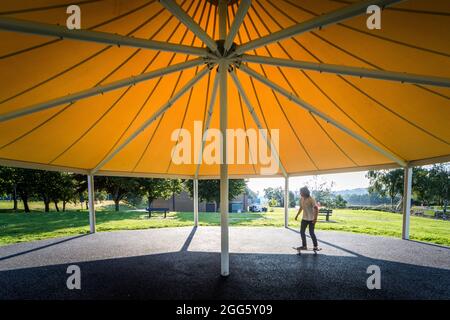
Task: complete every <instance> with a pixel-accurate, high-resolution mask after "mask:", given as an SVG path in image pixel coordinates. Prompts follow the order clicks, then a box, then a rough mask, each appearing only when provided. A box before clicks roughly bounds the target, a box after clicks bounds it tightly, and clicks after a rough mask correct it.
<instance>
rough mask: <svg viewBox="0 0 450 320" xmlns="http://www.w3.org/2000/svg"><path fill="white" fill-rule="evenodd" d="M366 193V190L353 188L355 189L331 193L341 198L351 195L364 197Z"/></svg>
mask: <svg viewBox="0 0 450 320" xmlns="http://www.w3.org/2000/svg"><path fill="white" fill-rule="evenodd" d="M368 193H369V192H368V191H367V188H355V189H346V190H338V191H333V194H334V195H341V196H343V197H344V196H348V195H351V194H356V195H364V194H368Z"/></svg>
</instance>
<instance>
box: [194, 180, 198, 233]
mask: <svg viewBox="0 0 450 320" xmlns="http://www.w3.org/2000/svg"><path fill="white" fill-rule="evenodd" d="M194 227H198V179H197V178H195V179H194Z"/></svg>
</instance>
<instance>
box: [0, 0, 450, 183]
mask: <svg viewBox="0 0 450 320" xmlns="http://www.w3.org/2000/svg"><path fill="white" fill-rule="evenodd" d="M162 2H164V3H169V4H172V5H173V4H174V3H175V1H162ZM216 2H217V1H212V0H211V1H206V0H182V1H180V0H179V1H177V2H176V3H175V4H178V5H179V6H180V7H181V8H182V11H183V12H184V13H187V15H189V16H190V17H192V19H191V20H193V21H194V22H195V23H196V25H197V26H200V29H202V30H204V31H206V33H205V34H206V35H207V36H208V37H209V38H211V39H213V40H214V41H216V40H218V39H219V38H220V36H219V19H218V9H217V4H216ZM242 2H244V1H229V3H228V17H227V21H228V27H227V28H228V30H229V31H230V30H231V29H232V28H231V27H232V24H233V21H234V18H235V16H236V15H237V12H238V8H239V5H240V4H241V3H242ZM372 2H374V3H381V4H383V3H385V2H386V3H387V4H391V3H388V2H392V5H390V6H388V7H386V9H385V10H384V11H383V12H382V15H381V27H382V28H381V30H376V29H375V30H369V29H368V28H367V27H366V20H367V18H368V15H367V14H366V13H365V12H362V13H359V14H353V15H351V16H349V17H346V18H339V17H338V18H334V20H330V21H331V22H330V21H329V23H327V24H326V25H324V26H322V28H317V26H315V27H311V28H310V29H306V30H304V31H303V32H299V31H298V30H297V29H295V28H296V27H297V26H303V25H305V26H307V24H308V23H313V25H314V23H315V22H316V21H319V20H318V19H321V18H323V19H328V18H329V19H333V17H335V15H334V14H335V13H336V12H337V13H343V12H347V11H346V10H347V8H352V6H354V3H355V2H354V1H344V0H316V1H306V0H305V1H300V0H257V1H256V0H253V1H252V2H251V6H250V7H249V8H248V11H246V12H245V13H246V14H245V17H244V19H243V22H242V24H240V25H239V28H238V32H237V35H236V37H235V38H234V39H233V40H234V42H235V46H233V49H232V50H231V51H230V52H232V51H233V50H236V53H235V54H234V55H233V54H230V55H228V56H226V58H227V59H228V60H227V63H230V73H235V74H236V76H237V79H238V81H239V82H240V83H241V85H242V88H243V90H244V91H245V93H246V96H247V98H248V102H249V104H250V105H251V106H252V107H253V108H254V115H252V114H251V113H250V112H249V109H248V108H247V104H246V101H244V99H243V98H244V97H243V96H242V95H240V94H239V92H238V89H237V86H236V85H235V82H234V81H233V79H232V77H228V104H227V109H228V128H233V129H237V128H241V129H245V130H247V129H250V128H255V129H257V128H258V125H257V122H255V117H256V118H257V119H259V122H260V125H261V127H262V128H268V129H279V130H280V134H279V146H278V150H273V152H277V153H278V154H279V160H280V170H279V171H278V172H277V174H276V175H282V174H284V173H286V174H288V175H291V176H294V175H303V174H318V173H326V172H340V171H358V170H365V169H369V168H388V167H395V166H399V165H402V164H427V163H433V162H438V161H449V160H450V126H449V123H450V121H449V120H450V104H449V101H450V100H449V97H450V89H449V83H450V33H449V32H448V30H449V27H450V6H449V2H448V0H433V1H430V0H410V1H402V2H399V3H397V2H398V1H372ZM365 3H367V1H366V2H365ZM69 4H71V3H70V1H68V0H33V1H31V0H30V1H25V0H24V1H2V2H0V43H1V46H0V164H3V165H11V166H22V167H31V168H44V169H51V170H53V169H54V170H65V171H74V172H80V173H92V170H93V169H96V170H95V172H94V173H95V174H112V175H126V176H154V177H160V176H168V177H175V176H177V177H186V178H187V177H193V176H194V175H195V174H196V170H197V164H195V163H192V164H182V165H179V164H174V163H173V162H172V148H173V147H174V145H175V143H176V142H175V141H173V139H171V136H172V134H173V132H174V131H175V132H176V130H177V129H179V128H184V129H187V130H189V131H190V132H191V133H192V135H194V121H202V124H203V127H205V124H206V122H207V119H208V114H209V113H208V106H209V102H210V99H211V95H212V91H213V88H214V79H215V75H216V73H217V67H216V66H217V63H219V61H221V60H220V54H216V53H214V52H213V50H210V49H208V50H207V47H206V45H205V42H204V41H202V40H200V38H199V35H201V34H202V33H201V32H200V33H199V32H197V33H194V32H193V29H192V28H190V27H189V24H186V22H185V21H182V19H180V17H178V16H176V14H175V13H174V11H171V10H168V9H167V8H165V7H164V6H163V5H162V4H161V3H160V2H159V1H155V0H153V1H149V0H126V1H125V0H85V1H78V2H76V4H78V5H79V6H80V8H81V28H82V30H81V31H86V33H85V34H81V33H80V36H73V37H72V35H71V32H73V34H76V32H77V30H74V31H68V30H65V31H64V32H65V33H64V35H63V34H62V33H61V36H58V35H57V32H59V31H58V30H60V31H61V32H63V29H66V28H65V25H66V19H67V17H68V16H69V15H68V14H67V13H66V8H67V6H68V5H69ZM166 7H167V5H166ZM174 14H175V15H174ZM30 22H31V24H29V23H30ZM191 22H192V21H191ZM58 25H59V26H58ZM30 26H31V27H30ZM289 28H290V29H289ZM38 30H40V31H38ZM280 30H281V31H282V30H293V31H292V32H293V33H294V34H289V35H288V36H284V37H282V38H280V39H279V40H277V41H269V42H268V43H264V44H263V45H261V46H256V47H255V46H253V47H247V48H251V49H249V50H245V51H244V52H239V48H240V47H242V48H246V47H245V46H242V45H243V44H248V43H254V42H252V41H254V40H255V39H259V38H264V37H266V39H269V40H270V38H267V36H269V35H276V34H277V32H280ZM295 30H297V31H295ZM53 31H55V32H56V33H52V32H53ZM96 32H97V33H96ZM98 34H100V35H102V37H103V38H101V39H100V40H98V41H94V40H93V38H92V37H94V35H98ZM110 35H112V36H116V37H117V35H121V36H123V37H117V39H119V38H120V39H122V40H123V42H118V44H119V45H114V44H110V43H111V42H109V43H108V42H107V40H105V39H106V38H108V37H109V36H110ZM76 37H79V38H76ZM84 37H85V38H84ZM89 37H91V38H89ZM113 38H114V37H113ZM108 39H109V38H108ZM114 39H116V38H114ZM122 40H121V41H122ZM135 40H139V41H135ZM140 40H142V41H140ZM144 40H146V41H147V40H148V41H149V42H148V43H149V45H148V47H146V46H147V45H146V42H145V41H144ZM150 41H153V42H150ZM135 42H136V43H135ZM164 43H170V44H176V45H180V44H181V45H183V46H179V47H177V46H173V47H172V46H169V47H167V48H166V47H164V46H163V45H161V47H158V45H160V44H164ZM215 43H218V44H219V43H220V42H215ZM255 45H257V43H255ZM175 48H177V49H175ZM188 48H194V49H195V50H197V51H194V50H192V53H191V52H190V51H189V50H188ZM200 48H203V49H202V50H199V49H200ZM185 49H186V51H184V50H185ZM196 52H199V53H198V54H195V53H196ZM237 52H238V53H237ZM188 53H189V54H188ZM199 56H200V58H199ZM254 56H257V57H254ZM261 57H263V58H261ZM275 58H277V59H275ZM198 59H200V63H197V62H196V61H198ZM186 61H189V62H192V65H191V67H189V68H186V69H182V70H177V71H174V72H168V71H167V73H166V74H162V73H161V74H160V73H158V72H159V70H167V67H168V66H177V65H181V66H184V64H185V63H186ZM288 61H294V62H296V64H295V65H294V64H292V65H289V63H288ZM205 66H206V68H207V69H205V70H207V71H205V75H204V76H203V77H202V78H201V79H200V80H199V81H198V82H196V83H195V85H194V86H193V87H190V88H189V90H186V92H185V93H184V94H183V95H181V96H180V98H179V99H177V100H176V101H175V102H174V103H173V105H171V104H169V105H168V108H167V110H165V112H164V113H161V114H159V115H156V116H155V119H154V121H152V122H151V123H149V125H148V126H146V127H144V128H143V130H141V131H139V132H137V130H138V129H139V128H140V127H142V126H143V125H144V124H145V123H146V121H148V120H149V119H150V118H151V117H152V115H154V113H155V112H156V111H157V110H158V109H159V108H161V106H164V105H165V104H166V102H167V101H169V99H171V97H173V96H174V95H176V93H177V92H178V91H179V90H180V89H182V88H183V87H184V86H185V85H186V84H189V81H191V80H192V79H193V78H194V76H195V75H196V74H197V75H199V74H200V72H201V71H202V70H204V68H205ZM208 67H209V68H211V70H210V69H209V68H208ZM349 67H350V68H349ZM249 69H250V71H249ZM174 70H176V69H174ZM246 70H247V72H245V71H246ZM319 70H321V71H322V72H319ZM152 71H157V72H156V73H155V74H154V75H153V76H152V74H151V72H152ZM372 71H376V72H372ZM249 72H256V73H257V74H259V75H260V76H261V77H264V78H265V79H268V81H270V83H271V84H272V85H274V86H275V88H282V89H283V90H285V91H286V92H289V94H290V95H291V96H287V95H284V94H283V93H282V92H280V91H279V90H276V89H274V87H269V86H268V84H267V83H263V82H262V81H261V79H258V78H257V77H254V76H250V75H249ZM149 73H150V76H149V78H148V79H146V80H144V81H136V82H135V83H134V82H133V81H131V82H133V83H131V82H126V85H124V83H123V82H121V81H122V80H124V79H125V80H127V79H130V77H136V76H139V75H142V74H149ZM405 73H406V74H405ZM155 75H156V76H155ZM389 77H391V78H389ZM392 77H393V78H392ZM131 79H133V78H131ZM399 79H400V80H399ZM114 82H118V83H120V84H121V86H117V87H115V88H113V89H111V90H109V89H108V90H106V89H105V90H104V92H97V93H96V94H93V95H88V96H86V97H83V98H76V99H75V98H74V100H72V101H70V100H69V101H65V100H68V99H65V100H64V97H68V96H69V97H72V96H70V95H75V94H78V93H79V92H85V91H86V90H88V89H91V88H94V89H95V88H101V90H100V91H102V90H103V89H102V88H103V87H102V86H108V85H109V84H111V83H114ZM57 98H62V100H59V101H63V103H59V104H58V101H57V102H54V99H57ZM297 98H298V99H297ZM299 99H300V100H299ZM216 100H217V101H216V102H215V103H214V105H213V112H212V115H211V123H210V128H219V114H220V104H219V99H218V98H217V99H216ZM52 101H53V104H49V103H48V102H52ZM302 103H303V105H302ZM305 103H307V105H306V107H305ZM36 106H40V107H42V106H44V107H42V108H40V109H39V108H38V109H36V110H34V111H31V112H30V111H29V110H33V108H35V107H36ZM308 106H309V107H312V108H314V109H313V110H311V109H308ZM336 124H339V125H336ZM136 132H137V134H136V136H135V137H134V136H133V134H134V133H136ZM127 139H128V142H127ZM125 142H126V143H125ZM124 143H125V145H124ZM207 144H208V143H207ZM122 145H123V148H119V147H121V146H122ZM118 148H119V149H118ZM246 148H247V149H248V142H247V145H246ZM99 165H100V166H99ZM283 170H284V171H285V172H283ZM229 174H230V177H250V176H256V175H259V174H260V165H259V164H255V165H253V164H231V165H230V166H229ZM218 176H219V166H218V165H208V164H205V163H203V164H201V165H200V167H199V171H198V177H199V178H208V177H218Z"/></svg>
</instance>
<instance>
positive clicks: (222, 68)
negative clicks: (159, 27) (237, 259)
mask: <svg viewBox="0 0 450 320" xmlns="http://www.w3.org/2000/svg"><path fill="white" fill-rule="evenodd" d="M227 69H228V64H227V63H226V62H221V63H220V64H219V72H220V132H221V133H222V148H221V161H222V162H221V164H220V229H221V230H220V232H221V239H220V240H221V272H220V274H221V275H222V276H228V275H229V248H228V163H227V135H226V130H227V126H228V121H227V120H228V112H227Z"/></svg>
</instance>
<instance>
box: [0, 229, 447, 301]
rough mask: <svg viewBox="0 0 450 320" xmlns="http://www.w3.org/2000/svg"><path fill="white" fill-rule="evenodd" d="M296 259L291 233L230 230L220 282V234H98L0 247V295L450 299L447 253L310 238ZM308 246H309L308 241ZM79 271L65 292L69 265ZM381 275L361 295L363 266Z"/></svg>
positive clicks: (331, 236)
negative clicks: (75, 285)
mask: <svg viewBox="0 0 450 320" xmlns="http://www.w3.org/2000/svg"><path fill="white" fill-rule="evenodd" d="M317 236H318V239H319V244H320V247H321V248H322V251H320V252H319V253H318V254H317V255H314V253H313V252H304V253H302V255H300V256H299V255H297V254H296V252H295V250H293V249H292V247H293V246H299V245H300V236H299V234H298V232H297V231H296V230H292V229H284V228H269V227H266V228H257V227H248V228H247V227H233V228H230V252H231V254H230V276H229V277H227V278H222V277H221V276H220V253H219V250H220V228H218V227H199V228H197V229H192V228H166V229H149V230H137V231H118V232H104V233H97V234H94V235H84V236H78V237H68V238H59V239H51V240H43V241H36V242H31V243H23V244H15V245H10V246H4V247H0V299H176V298H179V299H180V298H182V299H450V249H448V248H444V247H439V246H435V245H431V244H423V243H418V242H413V241H404V240H400V239H394V238H386V237H375V236H367V235H359V234H351V233H343V232H325V231H322V232H320V231H319V232H317ZM308 241H310V240H309V239H308ZM71 264H76V265H78V266H79V267H80V268H81V290H68V289H67V287H66V280H67V277H68V276H69V275H68V274H66V270H67V267H68V266H69V265H71ZM370 265H377V266H379V267H380V269H381V289H380V290H369V289H368V288H367V286H366V280H367V278H368V277H369V274H367V273H366V270H367V267H368V266H370Z"/></svg>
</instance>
